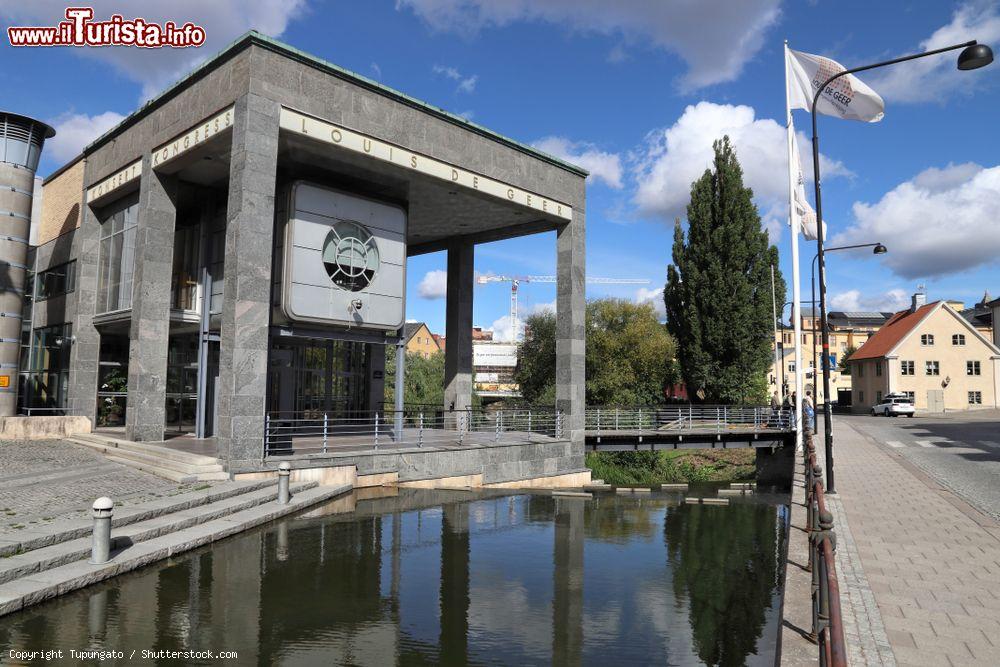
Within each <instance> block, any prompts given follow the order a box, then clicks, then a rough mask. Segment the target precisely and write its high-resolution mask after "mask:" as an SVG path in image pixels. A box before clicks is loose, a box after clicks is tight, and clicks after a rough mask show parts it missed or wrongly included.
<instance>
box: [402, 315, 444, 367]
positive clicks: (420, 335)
mask: <svg viewBox="0 0 1000 667" xmlns="http://www.w3.org/2000/svg"><path fill="white" fill-rule="evenodd" d="M403 336H404V337H405V338H406V352H407V354H419V355H420V356H422V357H424V358H425V359H426V358H428V357H431V356H433V355H435V354H437V353H438V352H440V351H441V346H440V345H439V344H438V341H437V338H435V337H434V334H432V333H431V330H430V329H428V328H427V325H426V324H425V323H423V322H407V323H406V325H405V326H404V327H403Z"/></svg>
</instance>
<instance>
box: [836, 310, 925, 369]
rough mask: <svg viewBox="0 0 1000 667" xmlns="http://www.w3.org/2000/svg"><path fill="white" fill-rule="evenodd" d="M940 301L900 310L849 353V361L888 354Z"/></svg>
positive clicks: (875, 357)
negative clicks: (853, 351) (914, 308)
mask: <svg viewBox="0 0 1000 667" xmlns="http://www.w3.org/2000/svg"><path fill="white" fill-rule="evenodd" d="M939 303H940V301H935V302H933V303H928V304H927V305H925V306H921V307H920V308H917V309H916V310H915V311H913V312H910V310H909V309H906V310H901V311H899V312H898V313H896V314H895V315H893V316H892V317H890V318H889V321H888V322H886V323H885V324H883V325H882V328H881V329H879V330H878V331H876V332H875V334H874V335H873V336H872V337H871V338H869V339H868V341H867V342H866V343H865V344H864V345H862V346H861V348H860V349H859V350H858V351H857V352H855V353H854V354H852V355H851V361H855V360H857V359H880V358H882V357H884V356H885V355H887V354H889V352H891V351H892V349H893V348H894V347H896V345H898V344H899V341H901V340H903V338H904V337H905V336H906V334H908V333H910V332H911V331H913V329H914V328H915V327H916V326H917V325H918V324H920V322H921V320H923V319H924V317H925V316H926V315H927V314H928V313H930V311H931V310H933V309H934V308H935V306H937V305H938V304H939Z"/></svg>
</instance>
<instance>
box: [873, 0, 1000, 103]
mask: <svg viewBox="0 0 1000 667" xmlns="http://www.w3.org/2000/svg"><path fill="white" fill-rule="evenodd" d="M972 38H974V39H978V40H979V41H980V42H982V43H984V44H996V43H997V42H998V41H1000V6H998V5H997V3H996V2H982V1H979V2H968V3H965V4H963V5H962V6H960V7H959V8H958V9H957V10H955V13H954V14H953V15H952V19H951V23H949V24H948V25H945V26H942V27H940V28H938V29H937V30H935V31H934V33H933V34H931V36H930V37H928V38H927V39H925V40H924V41H922V42H920V48H919V49H918V51H920V52H922V51H931V50H933V49H939V48H942V47H945V46H951V45H952V44H961V43H962V42H966V41H968V40H969V39H972ZM907 52H908V53H909V51H907ZM959 53H960V51H952V52H950V53H943V54H941V55H937V56H929V57H927V58H920V59H917V60H914V61H911V62H908V63H906V64H904V65H900V66H899V67H888V68H886V69H884V70H880V71H879V72H878V73H877V74H874V75H873V76H872V77H871V86H872V88H874V89H875V90H877V91H878V93H879V94H880V95H882V97H884V98H886V99H887V100H891V101H895V102H929V101H944V100H946V99H948V98H950V97H953V96H955V95H956V94H958V95H966V96H967V95H970V94H972V92H973V91H974V90H975V89H976V88H977V85H976V84H977V83H979V84H981V83H982V82H984V81H985V80H986V77H996V74H995V73H993V74H991V72H993V71H994V70H995V69H996V66H995V65H994V66H993V67H986V68H984V69H982V70H977V71H973V72H959V71H957V70H956V69H955V61H956V58H957V57H958V54H959Z"/></svg>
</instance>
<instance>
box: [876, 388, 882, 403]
mask: <svg viewBox="0 0 1000 667" xmlns="http://www.w3.org/2000/svg"><path fill="white" fill-rule="evenodd" d="M875 402H876V403H881V402H882V392H881V391H876V392H875Z"/></svg>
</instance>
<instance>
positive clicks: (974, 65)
mask: <svg viewBox="0 0 1000 667" xmlns="http://www.w3.org/2000/svg"><path fill="white" fill-rule="evenodd" d="M991 62H993V50H992V49H990V47H988V46H986V45H985V44H973V45H972V46H967V47H965V48H964V49H962V52H961V53H960V54H958V69H961V70H969V69H979V68H980V67H986V66H987V65H989V64H990V63H991Z"/></svg>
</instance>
